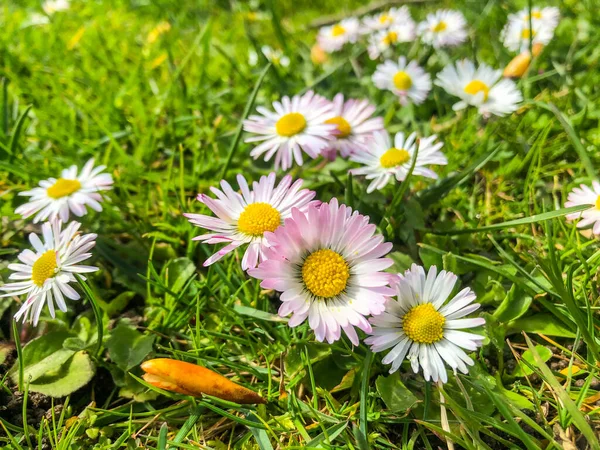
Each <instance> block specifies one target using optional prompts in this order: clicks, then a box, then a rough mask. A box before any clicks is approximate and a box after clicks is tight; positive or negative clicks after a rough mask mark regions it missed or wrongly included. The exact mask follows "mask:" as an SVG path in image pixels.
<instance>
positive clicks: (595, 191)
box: [565, 181, 600, 236]
mask: <svg viewBox="0 0 600 450" xmlns="http://www.w3.org/2000/svg"><path fill="white" fill-rule="evenodd" d="M581 205H590V208H589V209H586V210H584V211H580V212H576V213H572V214H568V215H567V219H568V220H577V219H581V220H579V222H577V228H587V227H590V226H591V228H592V233H594V234H595V235H597V236H598V235H600V183H599V182H598V181H592V186H591V187H590V186H586V185H585V184H582V185H581V186H580V187H576V188H574V189H573V190H572V191H571V192H570V193H569V196H568V197H567V201H566V202H565V208H570V207H572V206H581Z"/></svg>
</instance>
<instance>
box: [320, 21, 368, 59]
mask: <svg viewBox="0 0 600 450" xmlns="http://www.w3.org/2000/svg"><path fill="white" fill-rule="evenodd" d="M359 31H360V22H359V20H358V19H357V18H356V17H350V18H348V19H344V20H342V21H341V22H339V23H336V24H335V25H331V26H327V27H323V28H321V29H320V30H319V34H318V36H317V42H318V43H319V46H320V47H321V48H322V49H323V50H324V51H326V52H327V53H333V52H337V51H338V50H341V49H342V47H343V46H344V45H345V44H348V43H351V44H353V43H355V42H356V41H357V40H358V37H359Z"/></svg>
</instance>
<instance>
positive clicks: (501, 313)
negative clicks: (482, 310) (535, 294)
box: [494, 284, 533, 322]
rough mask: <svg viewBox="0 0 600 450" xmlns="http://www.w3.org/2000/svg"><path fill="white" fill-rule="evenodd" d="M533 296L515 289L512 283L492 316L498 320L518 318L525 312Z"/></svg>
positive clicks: (505, 320)
mask: <svg viewBox="0 0 600 450" xmlns="http://www.w3.org/2000/svg"><path fill="white" fill-rule="evenodd" d="M532 301H533V298H532V297H531V296H530V295H527V294H525V293H524V292H523V291H522V290H521V289H517V287H516V285H515V284H513V285H512V287H511V288H510V290H509V291H508V293H507V294H506V297H504V300H502V303H500V306H498V309H496V311H495V312H494V317H495V318H496V319H498V320H499V321H500V322H509V321H511V320H514V319H518V318H519V317H521V316H522V315H523V314H525V313H526V312H527V310H528V309H529V306H530V305H531V302H532Z"/></svg>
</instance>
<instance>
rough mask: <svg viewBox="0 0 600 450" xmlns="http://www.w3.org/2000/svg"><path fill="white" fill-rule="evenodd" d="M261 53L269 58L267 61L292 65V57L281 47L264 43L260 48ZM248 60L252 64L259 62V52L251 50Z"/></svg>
mask: <svg viewBox="0 0 600 450" xmlns="http://www.w3.org/2000/svg"><path fill="white" fill-rule="evenodd" d="M260 51H261V53H262V54H263V55H264V56H265V58H267V61H270V62H272V63H273V64H274V65H276V66H281V67H288V66H289V65H290V58H288V57H287V56H285V55H284V54H283V52H282V51H281V50H279V49H273V48H271V47H269V46H268V45H263V46H262V47H261V48H260ZM248 62H249V64H250V65H251V66H255V65H256V64H258V54H257V53H256V52H255V51H254V50H251V51H250V53H249V54H248Z"/></svg>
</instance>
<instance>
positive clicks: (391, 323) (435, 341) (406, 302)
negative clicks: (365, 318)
mask: <svg viewBox="0 0 600 450" xmlns="http://www.w3.org/2000/svg"><path fill="white" fill-rule="evenodd" d="M457 279H458V277H457V276H456V275H454V274H453V273H452V272H446V271H445V270H442V271H441V272H440V273H439V274H438V272H437V268H436V266H431V268H430V269H429V272H428V273H427V275H426V274H425V270H424V269H423V267H421V266H417V265H416V264H413V265H412V267H411V268H410V269H409V270H407V271H406V272H405V273H404V275H401V274H400V278H399V280H398V282H397V285H396V298H392V299H389V300H388V301H387V303H386V308H385V312H384V313H382V314H380V315H379V316H376V317H372V318H371V319H370V322H371V325H372V326H373V331H372V332H371V334H372V336H369V337H368V338H367V339H365V343H366V344H368V345H370V346H371V350H372V351H373V352H381V351H384V350H388V349H391V351H390V352H389V353H388V354H387V355H386V356H385V358H383V363H384V364H391V365H392V366H391V368H390V373H393V372H395V371H397V370H398V369H399V368H400V365H401V364H402V361H403V360H404V358H405V357H406V356H407V355H408V356H407V358H408V360H409V361H410V364H411V367H412V369H413V371H414V372H415V373H418V371H419V367H420V368H421V369H422V370H423V376H424V377H425V380H433V381H434V382H438V381H442V382H443V383H446V382H447V381H448V375H447V373H446V368H445V365H444V363H446V364H447V365H448V366H450V367H451V368H452V370H453V371H454V372H455V373H456V371H457V370H459V371H460V372H462V373H468V369H467V366H472V365H473V360H472V359H471V358H470V357H469V356H468V355H467V354H466V352H465V351H464V350H468V351H474V350H477V347H479V346H481V344H482V341H483V339H484V337H483V336H480V335H477V334H473V333H466V332H464V331H460V330H464V329H468V328H474V327H479V326H481V325H484V324H485V319H483V318H471V319H465V318H464V317H465V316H467V315H469V314H471V313H472V312H474V311H476V310H477V309H479V307H480V305H479V304H478V303H473V301H475V293H474V292H473V291H471V289H470V288H465V289H463V290H462V291H460V292H459V293H458V294H456V295H455V296H454V297H452V299H451V300H450V301H448V302H446V301H447V300H448V297H449V296H450V294H451V293H452V290H453V289H454V286H455V284H456V281H457Z"/></svg>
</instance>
